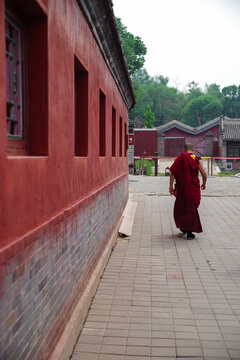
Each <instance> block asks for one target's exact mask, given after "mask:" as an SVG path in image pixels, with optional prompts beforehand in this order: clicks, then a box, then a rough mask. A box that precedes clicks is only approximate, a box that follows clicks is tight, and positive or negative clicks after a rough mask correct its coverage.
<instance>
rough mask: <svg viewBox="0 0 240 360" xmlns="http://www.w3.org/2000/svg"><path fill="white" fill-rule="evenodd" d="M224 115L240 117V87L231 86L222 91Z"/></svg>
mask: <svg viewBox="0 0 240 360" xmlns="http://www.w3.org/2000/svg"><path fill="white" fill-rule="evenodd" d="M222 95H223V108H224V110H223V113H224V115H226V116H229V117H233V118H238V117H240V86H238V87H237V86H236V85H230V86H226V87H224V88H223V89H222Z"/></svg>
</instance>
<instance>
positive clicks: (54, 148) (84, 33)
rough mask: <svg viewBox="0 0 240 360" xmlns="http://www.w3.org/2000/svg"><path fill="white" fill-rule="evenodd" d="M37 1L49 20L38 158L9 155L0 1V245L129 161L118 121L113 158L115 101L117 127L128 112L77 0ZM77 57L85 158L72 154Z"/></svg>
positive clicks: (110, 176) (119, 171) (117, 172)
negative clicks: (102, 144) (43, 131)
mask: <svg viewBox="0 0 240 360" xmlns="http://www.w3.org/2000/svg"><path fill="white" fill-rule="evenodd" d="M38 3H39V4H42V8H43V9H44V10H45V11H47V17H48V143H49V153H48V156H43V157H36V156H17V157H9V156H7V138H6V78H5V71H6V68H5V62H6V60H5V27H4V1H3V0H1V5H0V6H1V8H0V9H1V11H0V54H1V55H0V95H1V96H0V171H1V176H0V189H1V210H2V211H1V216H0V234H1V246H4V245H7V244H9V243H10V242H11V241H13V240H15V239H17V238H18V237H19V236H22V235H24V234H25V233H26V232H28V231H30V230H32V229H33V228H35V227H36V226H39V225H40V224H42V223H43V222H45V221H47V220H48V219H49V218H50V217H51V216H54V215H56V214H57V213H58V212H60V211H62V210H63V209H64V208H65V207H66V206H69V205H70V204H73V203H75V202H76V201H78V200H80V199H81V198H83V197H85V196H88V194H91V192H92V191H93V190H96V189H98V188H99V187H101V186H103V185H104V184H106V183H107V182H111V181H113V180H114V179H116V178H118V177H119V176H121V175H122V174H123V173H126V172H127V158H126V157H119V135H118V134H119V126H117V139H116V149H117V156H116V157H115V158H112V157H111V114H112V106H114V107H115V109H116V119H117V125H118V124H119V116H121V117H122V118H123V120H124V122H126V121H127V109H126V106H125V104H124V102H123V100H122V98H121V96H120V95H119V91H118V88H117V86H116V84H115V82H114V80H113V77H112V75H111V74H110V72H109V70H108V67H107V65H106V63H105V61H104V59H103V56H102V54H101V52H100V50H99V48H98V46H97V44H96V41H95V39H94V37H93V35H92V33H91V31H90V29H89V27H88V24H87V22H86V20H85V18H84V16H83V14H82V12H81V11H80V9H79V6H78V5H77V2H76V1H74V0H69V1H67V2H66V1H65V0H58V1H54V0H51V1H48V2H47V1H44V2H43V1H38ZM44 3H46V5H47V7H45V6H44ZM74 54H76V56H77V57H78V58H79V60H80V62H81V63H82V65H83V66H84V67H85V69H86V70H87V71H88V74H89V154H88V157H86V158H76V157H74V107H73V102H74ZM36 71H37V69H36ZM32 81H34V78H33V79H32ZM35 86H38V84H35ZM100 88H101V90H102V91H103V92H104V94H105V95H106V139H107V147H106V157H101V158H100V157H99V155H98V152H99V150H98V137H99V132H98V118H99V89H100ZM123 143H124V141H123ZM123 153H124V152H123Z"/></svg>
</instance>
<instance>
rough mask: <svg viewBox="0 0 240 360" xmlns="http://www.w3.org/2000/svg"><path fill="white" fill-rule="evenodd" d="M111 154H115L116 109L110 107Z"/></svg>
mask: <svg viewBox="0 0 240 360" xmlns="http://www.w3.org/2000/svg"><path fill="white" fill-rule="evenodd" d="M112 156H116V109H115V108H114V107H112Z"/></svg>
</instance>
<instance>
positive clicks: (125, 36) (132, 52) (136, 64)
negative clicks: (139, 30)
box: [116, 18, 147, 75]
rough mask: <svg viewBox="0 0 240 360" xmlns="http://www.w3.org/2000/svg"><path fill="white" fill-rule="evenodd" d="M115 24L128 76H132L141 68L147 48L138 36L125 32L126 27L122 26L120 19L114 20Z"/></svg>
mask: <svg viewBox="0 0 240 360" xmlns="http://www.w3.org/2000/svg"><path fill="white" fill-rule="evenodd" d="M116 22H117V26H118V31H119V35H120V39H121V42H122V47H123V51H124V54H125V57H126V61H127V65H128V71H129V74H130V75H133V74H134V73H135V72H136V71H137V70H140V69H141V68H142V67H143V65H144V62H145V59H144V56H145V55H146V53H147V48H146V46H145V44H144V43H143V41H142V39H141V38H140V37H139V36H134V35H133V34H131V33H130V32H129V31H127V28H126V26H124V25H123V23H122V21H121V19H120V18H116Z"/></svg>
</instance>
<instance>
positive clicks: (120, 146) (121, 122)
mask: <svg viewBox="0 0 240 360" xmlns="http://www.w3.org/2000/svg"><path fill="white" fill-rule="evenodd" d="M122 127H123V121H122V118H121V116H120V119H119V156H122V140H123V139H122V133H123V131H122V130H123V129H122Z"/></svg>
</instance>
